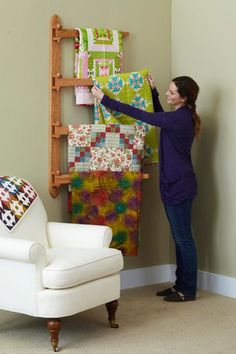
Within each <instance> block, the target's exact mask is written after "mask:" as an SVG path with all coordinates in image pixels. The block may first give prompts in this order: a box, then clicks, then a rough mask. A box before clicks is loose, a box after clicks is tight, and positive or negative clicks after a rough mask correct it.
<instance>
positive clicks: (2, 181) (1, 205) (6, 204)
mask: <svg viewBox="0 0 236 354" xmlns="http://www.w3.org/2000/svg"><path fill="white" fill-rule="evenodd" d="M37 196H38V195H37V193H36V191H35V190H34V189H33V188H32V187H31V185H29V184H28V182H26V181H24V180H23V179H21V178H19V177H9V176H0V220H1V222H2V223H3V225H4V226H5V227H6V228H7V230H8V231H12V230H13V229H14V228H15V227H16V225H18V223H19V221H20V220H22V218H23V217H24V215H25V213H26V212H27V211H28V210H29V208H30V207H31V205H32V204H33V203H34V201H35V199H36V198H37Z"/></svg>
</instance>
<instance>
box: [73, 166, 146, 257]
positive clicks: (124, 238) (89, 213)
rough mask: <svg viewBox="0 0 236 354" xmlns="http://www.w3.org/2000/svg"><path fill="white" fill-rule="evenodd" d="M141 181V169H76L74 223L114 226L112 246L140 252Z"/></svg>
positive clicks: (74, 173) (134, 252)
mask: <svg viewBox="0 0 236 354" xmlns="http://www.w3.org/2000/svg"><path fill="white" fill-rule="evenodd" d="M141 180H142V176H141V173H140V172H131V171H124V172H112V171H90V172H72V173H71V193H72V222H73V223H80V224H97V225H107V226H110V227H111V228H112V231H113V239H112V243H111V247H113V248H117V249H119V250H121V251H122V253H123V255H125V256H135V255H137V252H138V239H139V217H140V199H141V196H140V191H141Z"/></svg>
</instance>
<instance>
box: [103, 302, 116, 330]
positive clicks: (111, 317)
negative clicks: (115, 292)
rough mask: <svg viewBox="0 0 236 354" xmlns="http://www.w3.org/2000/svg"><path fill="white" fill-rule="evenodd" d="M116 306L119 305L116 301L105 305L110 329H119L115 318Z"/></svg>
mask: <svg viewBox="0 0 236 354" xmlns="http://www.w3.org/2000/svg"><path fill="white" fill-rule="evenodd" d="M118 305H119V303H118V300H114V301H111V302H108V303H107V304H106V309H107V311H108V322H109V324H110V326H111V328H118V327H119V325H118V324H117V323H116V318H115V315H116V310H117V308H118Z"/></svg>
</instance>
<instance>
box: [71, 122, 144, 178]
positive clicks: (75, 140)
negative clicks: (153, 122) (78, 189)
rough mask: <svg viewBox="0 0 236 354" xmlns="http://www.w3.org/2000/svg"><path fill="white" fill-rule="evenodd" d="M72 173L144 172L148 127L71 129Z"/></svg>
mask: <svg viewBox="0 0 236 354" xmlns="http://www.w3.org/2000/svg"><path fill="white" fill-rule="evenodd" d="M68 128H69V134H68V163H69V171H70V172H71V171H90V170H91V171H96V170H102V171H127V170H129V171H136V172H138V171H140V169H141V164H142V160H143V148H144V138H145V126H144V124H143V123H142V122H136V123H135V124H133V125H124V124H107V125H105V124H80V125H69V126H68Z"/></svg>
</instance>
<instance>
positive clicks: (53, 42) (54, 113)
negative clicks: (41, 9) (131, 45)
mask: <svg viewBox="0 0 236 354" xmlns="http://www.w3.org/2000/svg"><path fill="white" fill-rule="evenodd" d="M128 35H129V33H128V32H123V36H124V37H126V36H128ZM49 36H50V50H49V53H50V63H49V96H50V97H49V98H50V100H49V102H50V103H49V104H50V107H49V193H50V194H51V196H52V197H53V198H55V197H56V196H57V195H58V193H59V191H60V187H61V186H62V185H67V184H70V182H71V178H70V175H68V174H62V172H61V156H60V142H61V138H62V137H63V136H66V135H68V127H67V126H66V125H65V126H63V125H62V119H61V88H62V87H69V86H80V85H85V86H92V85H93V82H92V80H91V79H77V78H63V76H62V73H61V40H62V39H65V38H75V37H78V31H77V30H75V29H65V28H62V25H61V20H60V18H59V16H57V15H54V16H52V18H51V21H50V33H49ZM148 178H149V175H148V174H143V179H148Z"/></svg>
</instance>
